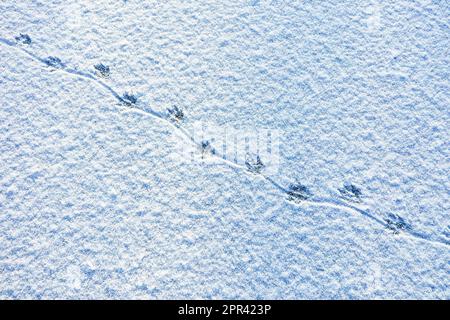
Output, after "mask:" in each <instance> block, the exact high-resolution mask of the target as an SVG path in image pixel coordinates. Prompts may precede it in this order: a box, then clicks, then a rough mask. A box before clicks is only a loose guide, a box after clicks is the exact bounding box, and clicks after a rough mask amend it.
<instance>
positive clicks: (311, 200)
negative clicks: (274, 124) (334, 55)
mask: <svg viewBox="0 0 450 320" xmlns="http://www.w3.org/2000/svg"><path fill="white" fill-rule="evenodd" d="M27 42H28V41H27ZM0 43H3V44H4V45H7V46H9V47H13V48H15V49H17V50H20V51H22V52H23V53H25V54H27V55H28V56H30V57H31V58H32V59H33V60H35V61H38V62H40V63H42V64H44V65H46V66H50V67H53V68H55V70H58V71H61V72H65V73H67V74H69V75H72V76H76V77H80V78H84V79H87V80H89V81H93V82H95V83H96V84H97V85H99V86H100V87H102V88H104V89H106V91H108V92H109V93H110V94H112V95H113V96H114V97H115V98H116V99H117V100H118V102H120V103H121V104H122V105H123V107H125V108H129V109H130V110H134V111H136V112H141V113H143V114H145V115H149V116H151V117H153V118H157V119H158V120H160V121H163V122H164V123H165V124H166V125H169V126H170V127H172V128H174V129H175V130H177V131H179V132H180V133H181V135H182V136H183V137H184V138H185V139H186V140H187V141H189V142H190V143H193V144H195V145H196V146H197V147H198V148H199V149H200V150H205V149H208V150H210V152H207V153H208V154H210V155H211V156H213V157H215V158H216V160H219V161H221V162H223V163H225V164H227V165H228V166H230V167H232V168H234V169H239V170H241V171H242V172H245V173H250V174H252V175H253V174H257V176H260V177H262V178H263V179H264V180H266V181H267V182H269V183H270V184H272V186H274V187H275V188H276V189H277V190H279V191H280V192H283V194H287V195H288V196H290V197H295V198H296V199H297V200H299V199H300V198H303V199H300V200H302V201H293V202H291V203H293V204H294V205H296V206H303V205H305V206H307V205H312V206H323V207H329V208H335V209H338V210H344V211H350V212H352V213H358V214H360V215H362V216H364V217H367V218H369V219H371V220H372V221H374V222H376V223H378V224H379V225H381V226H383V227H384V228H386V229H389V230H391V231H393V230H392V229H393V228H394V227H395V231H397V232H396V234H399V233H400V232H401V233H403V234H406V235H409V236H412V237H414V238H417V239H421V240H424V241H427V242H430V243H434V244H436V245H445V246H449V245H450V240H448V239H441V238H436V237H433V236H431V235H427V234H423V233H420V232H417V231H414V230H412V229H411V228H410V227H409V228H407V227H404V225H403V224H402V222H401V221H402V220H400V219H397V220H395V219H392V217H393V216H392V215H391V216H389V217H390V218H389V217H388V218H386V219H384V220H383V219H381V218H378V217H376V216H374V215H373V214H371V213H370V212H368V211H367V210H363V209H361V208H359V207H357V206H356V205H353V204H349V203H346V202H344V201H341V200H337V199H333V198H318V197H312V196H311V197H306V196H304V195H302V193H301V192H300V191H301V190H300V189H301V188H300V189H298V190H297V189H296V188H295V187H294V188H292V186H293V185H291V186H290V187H289V188H287V189H286V188H284V187H283V186H281V185H280V184H279V183H278V182H276V181H275V180H273V179H272V178H271V177H268V176H266V175H264V172H263V171H264V170H263V168H264V164H263V162H262V160H261V159H260V158H259V156H258V157H257V159H256V162H252V161H246V166H245V167H244V166H241V165H239V164H237V163H234V162H231V161H229V160H226V159H223V158H222V157H220V156H218V155H216V154H215V153H214V152H213V150H214V148H213V147H212V146H211V144H210V143H209V142H208V145H206V146H205V141H200V142H199V141H195V139H194V138H193V137H192V136H191V135H190V134H189V133H188V132H187V131H186V130H185V129H184V128H183V127H182V126H181V124H180V123H179V121H178V122H174V121H171V117H170V115H172V114H173V113H172V112H170V111H169V117H167V115H164V114H161V113H159V112H157V111H155V110H153V109H151V108H150V107H147V106H142V105H140V104H139V103H138V100H137V97H136V96H134V95H132V94H129V93H125V94H124V95H120V94H119V93H118V92H117V91H116V90H114V89H113V88H112V87H111V86H109V85H107V84H106V83H105V82H104V81H102V80H101V79H99V78H98V77H96V76H95V74H93V73H89V72H83V71H80V70H77V69H72V68H70V67H68V66H66V65H65V64H64V63H63V62H62V61H61V60H60V59H59V58H57V57H53V56H50V57H47V58H41V57H39V56H37V55H35V54H34V53H32V52H31V51H29V50H27V49H26V48H24V47H23V46H18V45H17V44H18V43H23V41H18V40H17V39H16V42H13V41H10V40H8V39H5V38H0ZM30 43H31V42H30ZM96 69H97V68H96ZM108 70H109V68H108ZM315 96H316V95H315ZM183 117H184V114H183ZM204 153H206V152H204ZM339 191H340V193H341V195H344V194H345V195H346V196H347V197H348V196H350V198H352V197H353V198H356V199H359V196H360V192H358V190H357V189H355V188H352V186H351V185H349V186H347V187H345V185H344V188H343V189H342V191H341V189H340V190H339ZM299 195H302V196H301V197H299ZM344 198H346V197H344ZM396 217H398V216H396Z"/></svg>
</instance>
